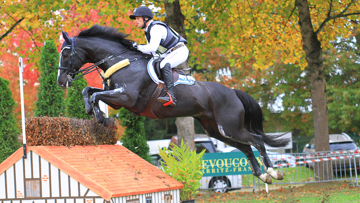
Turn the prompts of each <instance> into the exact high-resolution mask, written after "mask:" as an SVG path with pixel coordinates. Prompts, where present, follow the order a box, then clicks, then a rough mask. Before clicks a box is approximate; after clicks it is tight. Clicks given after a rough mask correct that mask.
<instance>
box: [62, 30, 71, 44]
mask: <svg viewBox="0 0 360 203" xmlns="http://www.w3.org/2000/svg"><path fill="white" fill-rule="evenodd" d="M62 35H63V38H64V40H65V42H66V44H68V45H70V44H71V40H70V37H69V35H68V33H67V32H65V31H62Z"/></svg>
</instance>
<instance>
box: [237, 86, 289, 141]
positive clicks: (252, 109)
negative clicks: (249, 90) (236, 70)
mask: <svg viewBox="0 0 360 203" xmlns="http://www.w3.org/2000/svg"><path fill="white" fill-rule="evenodd" d="M234 91H235V92H236V95H237V96H238V97H239V99H240V100H241V102H242V103H243V105H244V108H245V128H246V129H247V130H248V131H249V132H251V133H254V134H256V135H254V136H258V135H262V139H263V141H264V142H265V143H266V144H267V145H269V146H271V147H284V146H286V145H287V144H288V143H289V141H290V139H288V138H279V137H281V136H283V135H284V134H286V133H284V134H280V135H275V136H268V135H266V134H265V133H264V129H263V123H262V122H263V114H262V110H261V107H260V105H259V104H258V103H257V101H256V100H255V99H254V98H252V97H251V96H250V95H248V94H246V93H245V92H243V91H241V90H236V89H234Z"/></svg>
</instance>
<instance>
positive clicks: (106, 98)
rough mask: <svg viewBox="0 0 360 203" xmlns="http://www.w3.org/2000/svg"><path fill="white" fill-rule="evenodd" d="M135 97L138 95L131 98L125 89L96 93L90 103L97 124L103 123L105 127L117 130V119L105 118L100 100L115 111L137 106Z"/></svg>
mask: <svg viewBox="0 0 360 203" xmlns="http://www.w3.org/2000/svg"><path fill="white" fill-rule="evenodd" d="M135 96H136V94H134V95H133V97H131V96H130V95H129V94H127V93H125V90H124V88H117V89H114V90H108V91H102V92H95V93H94V94H93V95H92V96H91V98H90V103H91V105H92V107H93V109H94V114H95V118H96V122H98V123H103V124H104V126H105V127H108V128H115V126H116V125H115V126H114V122H115V119H114V118H105V116H104V113H103V112H102V111H101V110H100V107H99V101H100V100H101V101H103V102H104V103H106V104H107V105H109V106H111V107H112V108H115V109H119V108H121V107H125V108H128V107H131V106H133V105H134V104H135V102H136V98H135Z"/></svg>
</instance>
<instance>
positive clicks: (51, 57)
mask: <svg viewBox="0 0 360 203" xmlns="http://www.w3.org/2000/svg"><path fill="white" fill-rule="evenodd" d="M58 60H59V54H58V52H57V50H56V47H55V44H54V41H52V40H48V41H46V43H45V45H44V47H43V49H42V52H41V56H40V66H41V70H40V79H39V82H40V87H39V92H38V99H37V101H36V110H35V112H34V113H35V116H49V117H57V116H60V115H61V114H63V113H64V106H65V103H64V91H63V90H62V89H61V87H59V86H58V85H57V84H56V81H57V72H58V71H57V66H58Z"/></svg>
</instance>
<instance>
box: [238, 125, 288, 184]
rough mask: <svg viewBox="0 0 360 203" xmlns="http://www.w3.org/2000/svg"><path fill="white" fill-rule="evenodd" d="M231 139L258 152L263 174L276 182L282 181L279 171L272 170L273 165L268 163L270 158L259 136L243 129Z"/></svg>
mask: <svg viewBox="0 0 360 203" xmlns="http://www.w3.org/2000/svg"><path fill="white" fill-rule="evenodd" d="M232 139H234V140H235V141H237V142H239V143H244V142H245V143H246V142H247V144H251V145H253V146H254V147H255V148H256V149H257V150H259V153H260V156H261V161H262V163H263V166H264V170H265V172H266V173H267V174H269V175H270V176H271V177H272V178H274V179H276V180H282V179H284V176H283V175H282V174H281V173H280V172H279V171H275V170H274V168H273V165H272V163H271V161H270V158H269V156H268V155H267V153H266V149H265V145H264V142H263V140H262V137H261V135H256V134H252V133H250V132H249V131H247V130H246V129H245V128H243V129H242V130H241V131H240V134H239V135H237V136H234V137H232ZM240 147H241V146H240ZM239 149H240V148H239ZM260 179H261V178H260Z"/></svg>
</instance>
